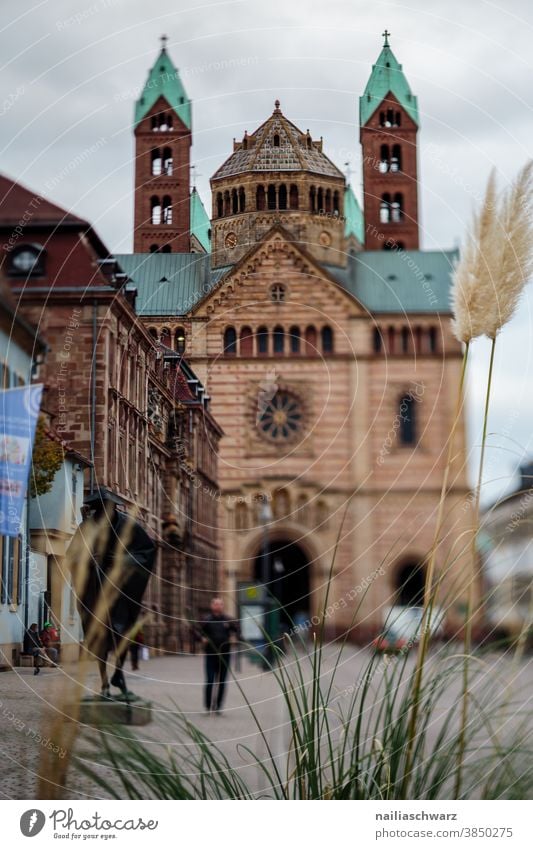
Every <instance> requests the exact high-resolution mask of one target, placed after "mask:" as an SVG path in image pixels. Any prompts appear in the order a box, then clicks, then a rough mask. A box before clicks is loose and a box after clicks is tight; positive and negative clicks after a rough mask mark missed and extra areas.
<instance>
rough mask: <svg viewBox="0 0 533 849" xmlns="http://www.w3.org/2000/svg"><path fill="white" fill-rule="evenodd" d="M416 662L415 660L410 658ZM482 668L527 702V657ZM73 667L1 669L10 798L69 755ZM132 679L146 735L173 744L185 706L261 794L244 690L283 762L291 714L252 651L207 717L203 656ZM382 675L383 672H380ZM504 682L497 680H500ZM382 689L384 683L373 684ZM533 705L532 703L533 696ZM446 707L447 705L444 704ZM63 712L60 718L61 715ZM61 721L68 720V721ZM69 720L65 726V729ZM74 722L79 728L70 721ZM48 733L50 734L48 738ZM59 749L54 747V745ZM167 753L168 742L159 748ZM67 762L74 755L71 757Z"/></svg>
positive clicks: (30, 793)
mask: <svg viewBox="0 0 533 849" xmlns="http://www.w3.org/2000/svg"><path fill="white" fill-rule="evenodd" d="M335 656H336V649H329V650H326V655H325V665H326V667H328V666H329V667H330V668H332V666H333V664H334V659H335ZM368 659H369V655H368V653H367V652H366V651H365V650H360V649H357V648H355V647H350V648H348V649H346V650H345V653H344V655H343V660H342V662H341V664H340V666H339V668H338V670H337V672H336V679H335V680H336V687H335V689H336V691H337V693H338V694H339V696H338V697H339V698H340V699H342V697H343V696H342V694H343V691H346V690H347V691H349V690H350V689H352V691H353V687H354V683H356V682H357V681H358V680H360V678H361V675H362V674H363V672H364V670H365V668H366V664H367V662H368ZM413 662H414V657H413V658H409V660H408V664H411V663H413ZM484 662H485V663H486V670H485V672H484V673H483V678H484V679H485V681H491V682H493V690H494V692H495V693H502V692H503V691H504V690H505V686H506V685H507V684H508V683H510V682H511V681H512V684H513V691H514V692H515V694H516V692H518V693H520V694H521V698H522V699H523V702H524V704H526V703H527V700H528V699H529V700H531V698H532V695H533V662H532V661H531V660H529V659H527V658H526V659H525V660H524V661H522V662H521V664H520V665H519V667H518V668H516V667H513V665H512V663H511V660H510V659H508V658H505V657H504V656H499V655H495V656H491V658H489V659H488V660H485V661H484ZM73 674H74V669H73V668H69V667H66V668H64V669H60V670H54V669H46V670H42V672H41V674H40V675H38V676H34V675H33V670H32V669H27V668H24V669H17V670H13V671H9V672H3V673H1V674H0V735H1V737H0V741H1V742H0V751H1V752H2V755H3V759H2V762H3V770H2V779H1V780H0V797H1V798H10V799H32V798H36V797H37V792H38V777H39V770H40V767H41V755H42V751H43V749H44V748H46V747H48V749H49V750H51V751H52V754H53V755H54V756H57V757H58V758H64V757H65V754H64V750H62V749H61V739H62V735H61V731H60V730H58V729H57V725H56V732H55V733H56V734H57V735H58V736H59V738H60V739H59V740H57V739H55V740H54V739H51V736H52V737H53V734H52V735H51V732H50V720H51V719H53V718H54V717H55V718H56V719H57V718H58V716H59V717H60V711H61V709H62V705H63V704H64V699H65V693H68V692H69V688H71V686H72V685H71V681H72V675H73ZM127 674H128V685H129V687H130V688H131V689H132V690H133V691H134V692H135V693H136V694H137V695H139V696H141V697H142V698H145V699H149V700H150V701H151V702H152V703H153V721H152V722H151V723H150V724H149V725H148V726H145V727H143V728H139V729H137V730H136V733H138V734H139V735H140V736H141V737H142V738H143V739H151V740H153V741H159V743H164V744H172V743H173V742H175V741H173V740H172V739H169V736H172V731H171V729H169V726H168V724H167V723H165V722H164V721H162V720H164V714H165V713H167V712H172V711H173V710H175V705H176V704H177V705H179V707H180V709H181V710H182V711H184V712H185V713H186V714H187V716H188V718H189V719H190V720H191V721H193V722H194V723H195V724H196V725H197V726H198V727H199V728H200V729H201V730H202V731H203V732H204V733H205V734H207V735H208V736H209V737H210V739H212V740H213V741H216V742H217V744H218V745H219V746H220V747H221V748H222V750H223V751H224V752H225V753H226V754H227V755H228V758H229V760H230V762H231V763H232V765H233V766H234V767H236V768H238V769H239V770H240V771H241V772H242V775H243V777H244V778H245V779H246V781H247V783H248V785H249V786H251V787H252V788H253V789H254V792H255V793H256V794H257V795H261V791H262V790H263V789H264V787H263V785H264V778H263V776H262V774H261V771H260V770H259V768H258V767H257V766H256V765H255V764H252V763H251V762H250V761H251V758H250V757H249V756H248V757H247V756H246V754H245V753H244V751H243V749H242V747H241V748H239V744H242V745H243V746H248V747H249V748H250V749H251V750H252V751H253V752H255V753H256V755H258V756H260V757H263V756H266V744H265V741H264V740H263V739H261V736H260V735H259V734H258V732H257V728H256V725H255V721H254V719H253V716H252V715H251V712H250V709H249V708H248V706H247V705H246V703H245V699H244V697H243V694H242V693H241V692H240V689H239V687H241V688H242V690H243V691H244V693H245V694H246V697H247V699H248V700H249V701H250V702H251V703H252V704H253V707H254V711H255V713H256V715H257V718H258V720H259V722H260V723H261V726H262V727H263V728H264V729H265V730H266V735H267V739H268V744H269V746H270V747H271V749H272V750H273V751H274V753H275V754H276V755H279V757H280V764H281V763H283V764H284V763H285V759H284V757H283V755H284V753H285V752H286V750H287V744H288V727H287V717H286V713H285V708H284V704H283V699H282V697H281V696H280V694H279V688H278V685H277V683H276V681H275V679H274V676H273V675H272V673H270V672H263V671H261V670H260V669H259V668H258V667H257V666H255V665H253V664H251V663H250V661H249V660H248V659H247V658H246V657H245V658H243V659H242V661H241V669H240V671H235V670H234V674H235V678H236V681H238V685H239V686H238V685H237V683H236V681H233V680H231V678H230V679H229V680H228V689H227V698H226V703H225V705H224V712H223V714H222V715H221V716H211V715H206V714H205V713H204V712H203V710H202V686H203V659H202V657H201V656H181V657H160V658H154V659H151V660H149V661H146V662H142V663H141V669H140V671H139V672H137V673H134V672H128V673H127ZM376 677H377V676H376ZM497 677H499V678H500V683H499V684H496V678H497ZM372 686H373V687H375V688H376V693H377V690H378V688H379V682H377V681H376V682H374V681H373V682H372ZM98 690H99V679H98V674H97V671H96V666H95V665H94V664H90V665H88V673H87V675H86V680H85V694H86V695H87V694H90V693H91V692H92V693H97V692H98ZM457 693H458V682H457V686H456V687H455V688H454V686H450V687H449V688H448V691H447V696H446V702H447V704H451V703H453V699H454V698H457ZM529 704H531V701H530V702H529ZM443 706H444V707H445V706H446V705H443ZM60 718H61V717H60ZM61 721H62V722H66V720H63V719H61ZM64 727H66V726H63V725H62V726H61V728H64ZM71 727H72V726H71ZM41 738H43V739H41ZM54 746H55V748H56V749H57V750H58V751H57V752H55V750H54V749H53V747H54ZM155 751H156V752H157V753H158V754H161V751H162V747H161V745H156V746H155ZM67 760H68V758H67ZM104 795H105V794H103V793H102V791H101V790H99V789H97V788H96V787H94V786H92V784H91V782H90V781H89V780H87V779H85V778H80V776H78V775H77V774H76V775H75V776H74V775H73V774H72V772H69V773H68V777H67V791H66V793H65V794H64V798H73V799H75V798H87V797H91V796H92V797H100V798H101V797H103V796H104Z"/></svg>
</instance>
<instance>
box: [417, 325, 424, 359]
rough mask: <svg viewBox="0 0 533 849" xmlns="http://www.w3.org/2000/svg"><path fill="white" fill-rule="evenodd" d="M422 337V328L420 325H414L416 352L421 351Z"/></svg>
mask: <svg viewBox="0 0 533 849" xmlns="http://www.w3.org/2000/svg"><path fill="white" fill-rule="evenodd" d="M422 338H423V333H422V328H421V327H415V351H416V353H417V354H421V353H422Z"/></svg>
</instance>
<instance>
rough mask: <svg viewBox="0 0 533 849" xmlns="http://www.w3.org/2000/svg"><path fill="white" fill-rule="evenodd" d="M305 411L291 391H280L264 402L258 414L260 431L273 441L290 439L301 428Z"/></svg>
mask: <svg viewBox="0 0 533 849" xmlns="http://www.w3.org/2000/svg"><path fill="white" fill-rule="evenodd" d="M302 420H303V412H302V407H301V404H300V402H299V401H298V400H297V399H296V398H295V397H294V395H291V394H290V393H289V392H282V391H278V392H276V394H275V395H274V397H273V398H271V399H270V400H269V401H266V402H263V404H262V409H260V411H259V415H258V423H257V424H258V428H259V431H260V433H261V434H262V435H263V436H265V437H267V439H271V440H272V441H273V442H283V441H284V440H286V439H290V438H291V437H293V436H296V434H297V433H298V432H299V431H300V430H301V427H302Z"/></svg>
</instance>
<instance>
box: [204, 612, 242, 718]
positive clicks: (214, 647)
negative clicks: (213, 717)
mask: <svg viewBox="0 0 533 849" xmlns="http://www.w3.org/2000/svg"><path fill="white" fill-rule="evenodd" d="M200 632H201V636H202V644H203V647H204V651H205V679H206V680H205V692H204V706H205V709H206V711H207V712H208V713H209V712H211V711H215V712H216V713H221V711H222V703H223V701H224V690H225V687H226V676H227V674H228V669H229V666H230V657H231V637H232V635H234V636H235V637H236V638H237V637H238V634H239V629H238V626H237V623H236V622H233V621H232V620H231V619H230V618H229V617H228V616H226V615H225V613H224V602H223V601H222V599H221V598H218V597H216V598H213V599H212V600H211V613H210V614H209V616H207V617H206V619H204V621H203V622H202V624H201V628H200Z"/></svg>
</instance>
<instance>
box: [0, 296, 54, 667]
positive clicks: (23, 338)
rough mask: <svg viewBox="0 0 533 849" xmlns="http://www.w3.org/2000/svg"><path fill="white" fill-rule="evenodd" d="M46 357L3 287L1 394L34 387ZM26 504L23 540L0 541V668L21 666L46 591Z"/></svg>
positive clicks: (4, 538)
mask: <svg viewBox="0 0 533 849" xmlns="http://www.w3.org/2000/svg"><path fill="white" fill-rule="evenodd" d="M44 351H45V345H44V342H43V341H42V339H41V338H40V336H39V335H38V334H37V331H36V330H35V329H34V327H32V326H31V325H30V324H29V323H28V322H27V321H25V320H24V318H23V317H22V316H21V315H20V313H19V311H18V310H17V308H16V304H15V302H14V301H13V299H12V297H11V292H10V291H9V288H8V287H7V286H6V285H5V284H2V282H1V281H0V389H14V388H16V387H18V386H25V385H27V384H29V383H31V381H32V379H33V377H34V376H35V375H36V373H37V361H38V360H40V359H42V357H43V355H44ZM27 504H28V500H27V499H26V504H25V506H24V510H23V514H22V521H21V529H20V535H19V536H18V537H11V536H9V537H8V536H0V578H1V582H0V667H3V666H9V665H11V664H12V663H13V662H15V661H16V659H17V657H18V653H19V651H20V647H21V643H22V640H23V637H24V631H25V629H26V627H27V626H28V623H29V621H31V622H33V621H39V612H40V604H41V600H42V594H43V593H44V590H45V587H46V576H45V574H44V573H43V572H44V570H43V563H42V562H40V561H39V558H38V557H36V556H35V555H34V554H33V553H32V552H31V550H30V540H29V538H28V515H27Z"/></svg>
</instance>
